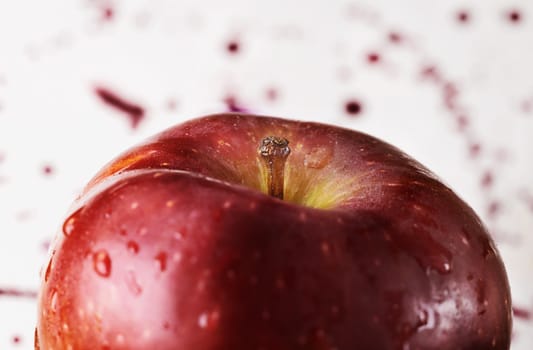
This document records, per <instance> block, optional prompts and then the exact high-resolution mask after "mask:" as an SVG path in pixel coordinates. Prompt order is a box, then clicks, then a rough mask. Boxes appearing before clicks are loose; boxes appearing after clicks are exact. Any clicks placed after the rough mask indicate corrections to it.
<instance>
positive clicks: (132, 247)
mask: <svg viewBox="0 0 533 350" xmlns="http://www.w3.org/2000/svg"><path fill="white" fill-rule="evenodd" d="M127 247H128V252H130V253H132V254H137V253H138V252H139V245H138V244H137V243H136V242H134V241H128V243H127Z"/></svg>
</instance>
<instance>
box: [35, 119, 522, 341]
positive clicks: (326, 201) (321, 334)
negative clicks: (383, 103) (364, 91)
mask: <svg viewBox="0 0 533 350" xmlns="http://www.w3.org/2000/svg"><path fill="white" fill-rule="evenodd" d="M269 135H278V136H281V137H285V138H287V139H288V140H289V142H290V146H291V148H292V152H291V155H290V156H289V157H288V160H287V166H286V171H285V200H279V199H277V198H274V197H272V196H269V195H267V194H265V193H264V192H266V190H265V186H266V185H265V181H264V178H265V172H264V169H262V167H261V164H260V161H259V160H258V154H257V147H258V145H259V143H260V141H261V139H262V138H264V137H266V136H269ZM262 192H263V193H262ZM62 231H63V232H61V233H59V234H58V235H57V238H56V240H55V242H54V243H53V246H52V249H51V253H50V260H49V263H48V265H47V266H46V268H45V269H44V272H43V274H42V286H41V289H40V293H39V300H38V302H39V313H38V324H37V330H36V348H40V349H41V350H47V349H55V350H61V349H65V350H66V349H174V350H181V349H183V350H185V349H187V350H190V349H202V350H204V349H205V350H211V349H213V350H215V349H217V350H219V349H233V350H240V349H242V350H251V349H254V350H255V349H257V350H259V349H262V350H267V349H274V350H289V349H291V350H292V349H314V350H319V349H320V350H326V349H327V350H333V349H337V350H353V349H375V350H381V349H410V350H413V349H441V350H445V349H450V350H451V349H453V350H457V349H463V350H468V349H470V350H473V349H508V348H509V346H510V339H511V328H512V321H511V296H510V289H509V284H508V280H507V276H506V272H505V269H504V265H503V263H502V260H501V258H500V256H499V254H498V251H497V249H496V248H495V246H494V244H493V242H492V240H491V238H490V237H489V235H488V234H487V231H486V230H485V228H484V227H483V225H482V223H481V221H480V220H479V218H478V217H477V216H476V214H475V213H474V211H473V210H472V209H471V208H470V207H469V206H468V205H467V204H465V203H464V202H463V201H462V200H461V199H460V198H459V197H458V196H457V195H455V194H454V193H453V192H452V191H451V190H450V189H449V188H448V187H446V186H445V185H443V184H442V183H441V182H440V181H439V180H438V179H437V178H436V177H435V176H434V175H432V174H431V173H430V172H429V171H428V170H427V169H426V168H424V167H423V166H421V165H420V164H419V163H417V162H416V161H414V160H413V159H411V158H409V157H408V156H406V155H405V154H404V153H402V152H401V151H399V150H398V149H396V148H394V147H393V146H391V145H389V144H387V143H384V142H383V141H380V140H378V139H376V138H373V137H371V136H368V135H365V134H362V133H359V132H356V131H351V130H346V129H342V128H338V127H333V126H328V125H324V124H318V123H305V122H297V121H289V120H283V119H277V118H271V117H261V116H250V115H243V114H221V115H213V116H207V117H204V118H199V119H195V120H192V121H189V122H187V123H185V124H182V125H178V126H176V127H173V128H171V129H168V130H166V131H164V132H162V133H160V134H158V135H156V136H155V137H152V138H151V139H149V140H147V141H146V142H145V143H144V144H142V145H140V146H138V147H134V148H132V149H131V150H129V151H127V152H125V153H124V154H123V155H121V156H119V157H118V158H117V159H115V160H114V161H112V162H111V163H109V164H108V165H107V166H106V167H105V168H104V169H103V170H102V171H101V172H100V173H98V174H97V175H96V176H95V177H94V179H93V180H91V182H90V183H89V184H88V186H87V188H86V189H85V190H84V192H83V194H82V195H81V197H80V198H79V199H78V200H77V201H76V203H75V205H74V208H73V210H72V213H71V215H70V216H69V217H68V218H67V220H66V221H65V223H64V225H63V230H62Z"/></svg>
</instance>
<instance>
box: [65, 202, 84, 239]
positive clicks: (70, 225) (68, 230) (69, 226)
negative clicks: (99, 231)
mask: <svg viewBox="0 0 533 350" xmlns="http://www.w3.org/2000/svg"><path fill="white" fill-rule="evenodd" d="M82 209H83V208H80V209H78V210H76V211H75V212H74V213H73V214H72V215H70V216H69V217H68V218H67V220H65V222H64V223H63V234H64V235H65V236H66V237H68V236H70V235H71V234H72V231H74V228H75V225H76V221H77V220H78V218H79V216H80V213H81V210H82Z"/></svg>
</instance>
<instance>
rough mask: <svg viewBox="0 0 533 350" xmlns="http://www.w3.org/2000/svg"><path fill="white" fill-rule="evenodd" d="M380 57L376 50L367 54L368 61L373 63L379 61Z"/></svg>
mask: <svg viewBox="0 0 533 350" xmlns="http://www.w3.org/2000/svg"><path fill="white" fill-rule="evenodd" d="M380 59H381V57H380V56H379V54H378V53H376V52H370V53H368V54H367V55H366V60H367V61H368V63H371V64H373V63H378V62H379V61H380Z"/></svg>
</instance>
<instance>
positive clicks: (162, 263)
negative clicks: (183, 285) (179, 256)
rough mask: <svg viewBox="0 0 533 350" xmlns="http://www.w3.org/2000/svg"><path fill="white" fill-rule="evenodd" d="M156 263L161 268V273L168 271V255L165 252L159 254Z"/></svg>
mask: <svg viewBox="0 0 533 350" xmlns="http://www.w3.org/2000/svg"><path fill="white" fill-rule="evenodd" d="M155 261H156V263H157V265H158V266H159V270H160V271H161V272H163V271H165V270H166V269H167V253H165V252H159V253H158V254H157V255H156V256H155Z"/></svg>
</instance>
